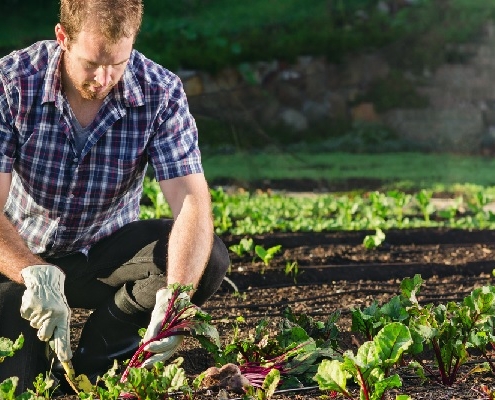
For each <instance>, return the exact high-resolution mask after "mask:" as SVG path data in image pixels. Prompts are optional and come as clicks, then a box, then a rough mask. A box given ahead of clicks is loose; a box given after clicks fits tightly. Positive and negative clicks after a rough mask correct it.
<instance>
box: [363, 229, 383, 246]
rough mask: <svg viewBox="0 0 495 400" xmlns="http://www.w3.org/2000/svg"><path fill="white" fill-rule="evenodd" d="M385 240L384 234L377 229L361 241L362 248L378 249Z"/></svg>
mask: <svg viewBox="0 0 495 400" xmlns="http://www.w3.org/2000/svg"><path fill="white" fill-rule="evenodd" d="M384 240H385V233H383V231H382V230H381V229H380V228H377V229H376V231H375V234H374V235H366V236H365V238H364V240H363V246H364V247H365V248H366V249H368V250H373V249H376V248H377V247H379V246H380V245H381V244H382V243H383V241H384Z"/></svg>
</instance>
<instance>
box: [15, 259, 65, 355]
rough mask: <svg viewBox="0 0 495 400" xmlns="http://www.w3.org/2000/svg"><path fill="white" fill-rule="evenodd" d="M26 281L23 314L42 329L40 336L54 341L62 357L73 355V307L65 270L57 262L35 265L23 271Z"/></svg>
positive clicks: (39, 332)
mask: <svg viewBox="0 0 495 400" xmlns="http://www.w3.org/2000/svg"><path fill="white" fill-rule="evenodd" d="M21 275H22V277H23V278H24V283H25V284H26V290H25V291H24V294H23V296H22V304H21V316H22V318H25V319H27V320H28V321H30V325H31V326H32V327H33V328H35V329H38V338H39V339H40V340H42V341H44V342H47V341H50V345H51V346H52V348H53V350H54V351H55V353H56V354H57V357H58V359H59V360H60V361H62V362H66V361H69V360H70V359H71V358H72V351H71V348H70V328H69V323H70V314H71V311H70V307H69V305H68V304H67V299H66V298H65V294H64V282H65V275H64V273H63V272H62V271H61V270H60V269H59V268H58V267H56V266H54V265H32V266H29V267H26V268H24V269H23V270H22V271H21Z"/></svg>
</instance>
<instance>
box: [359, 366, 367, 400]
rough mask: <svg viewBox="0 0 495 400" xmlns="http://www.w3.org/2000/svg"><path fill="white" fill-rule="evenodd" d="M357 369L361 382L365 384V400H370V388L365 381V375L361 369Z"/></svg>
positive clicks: (363, 387)
mask: <svg viewBox="0 0 495 400" xmlns="http://www.w3.org/2000/svg"><path fill="white" fill-rule="evenodd" d="M356 369H357V372H358V374H359V381H360V382H362V383H363V385H362V386H361V388H362V389H363V394H364V398H365V400H370V393H369V388H368V385H367V383H366V381H365V380H364V376H363V373H362V372H361V369H360V368H359V367H357V366H356Z"/></svg>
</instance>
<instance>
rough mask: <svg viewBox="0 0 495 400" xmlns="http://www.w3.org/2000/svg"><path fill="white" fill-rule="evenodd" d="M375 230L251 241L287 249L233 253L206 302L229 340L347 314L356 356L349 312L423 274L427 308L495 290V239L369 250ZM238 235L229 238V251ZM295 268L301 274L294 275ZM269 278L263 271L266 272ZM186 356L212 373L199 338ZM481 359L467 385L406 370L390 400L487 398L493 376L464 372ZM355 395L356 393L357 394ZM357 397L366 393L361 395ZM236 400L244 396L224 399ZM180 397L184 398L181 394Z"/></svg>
mask: <svg viewBox="0 0 495 400" xmlns="http://www.w3.org/2000/svg"><path fill="white" fill-rule="evenodd" d="M367 234H369V232H342V231H340V232H327V233H287V234H285V233H283V234H282V233H280V234H271V235H266V236H253V241H254V242H255V243H256V244H259V245H261V246H264V247H265V248H269V247H271V246H275V245H281V251H280V252H279V253H277V254H276V255H275V257H274V258H273V259H272V260H271V262H270V263H269V265H268V266H266V265H264V264H263V263H262V262H261V261H259V259H258V261H256V260H255V259H254V257H253V256H251V255H244V256H242V257H240V256H237V255H234V254H232V268H231V271H230V272H229V274H228V275H227V278H228V280H226V281H225V282H224V283H223V284H222V286H221V288H220V289H219V290H218V292H217V293H216V294H215V295H214V296H213V297H212V298H211V299H210V300H209V301H208V302H207V303H206V304H205V305H204V310H205V311H207V312H208V313H210V314H211V316H212V317H213V323H214V324H215V325H216V326H217V328H218V329H219V332H220V334H221V338H222V339H223V340H227V339H228V338H229V337H230V336H231V334H232V327H233V324H234V320H235V318H236V317H237V316H243V317H244V319H245V321H246V322H245V323H242V324H241V325H240V327H241V328H242V330H243V331H244V332H249V331H252V330H253V329H254V327H255V326H256V325H257V323H258V322H259V321H260V320H261V319H262V318H265V317H266V318H269V319H270V321H271V322H272V323H273V324H274V325H273V326H274V329H276V327H275V324H276V322H277V321H278V319H279V318H280V316H281V315H282V312H283V310H284V309H286V308H287V307H291V309H292V310H293V312H294V313H300V314H307V315H310V316H313V317H314V318H315V319H319V318H321V320H323V319H324V318H325V316H327V315H328V314H330V313H332V312H334V311H336V310H340V311H341V312H342V315H341V317H340V319H339V321H338V322H337V325H339V329H340V331H341V334H340V340H341V346H342V348H348V349H352V350H354V351H356V350H357V347H358V346H359V344H360V343H362V342H363V338H362V337H360V336H359V335H358V334H355V333H352V332H350V309H351V308H353V307H361V308H363V307H365V306H367V305H369V304H371V302H372V301H373V300H377V301H378V302H379V303H384V302H386V301H387V300H388V299H390V298H391V297H392V296H394V295H396V294H398V293H399V284H400V281H401V280H402V279H403V278H405V277H412V276H414V275H415V274H421V276H422V277H423V279H424V280H425V283H424V285H423V286H422V289H421V292H420V296H418V299H419V301H420V302H425V303H427V302H429V303H435V304H439V303H446V302H447V301H461V300H462V299H463V298H464V297H465V296H467V295H469V293H470V292H471V291H472V290H473V289H474V288H476V287H480V286H483V285H486V284H493V278H492V274H491V272H492V270H493V269H494V268H495V262H494V261H493V260H494V256H495V232H494V231H470V232H469V231H462V230H442V229H414V230H403V231H401V230H396V231H391V232H386V241H385V243H383V244H382V246H380V247H379V248H378V249H374V250H367V249H366V248H365V247H364V246H363V244H362V242H363V238H364V236H366V235H367ZM240 239H241V238H239V237H225V238H224V240H225V242H226V244H227V245H228V246H230V245H232V244H235V243H238V242H239V240H240ZM295 261H297V265H298V271H297V273H294V270H293V271H292V272H288V271H287V270H286V268H287V263H293V262H295ZM262 271H263V273H261V272H262ZM86 316H87V312H83V311H81V310H75V312H74V316H73V320H74V321H73V322H74V323H75V324H74V325H75V326H76V329H74V331H73V334H74V337H75V341H77V335H78V331H79V329H78V328H77V327H78V326H80V323H81V322H83V321H84V320H85V318H86ZM179 355H181V356H183V357H184V368H185V370H186V372H187V373H188V374H190V376H191V377H193V376H195V375H196V374H198V373H200V372H202V371H204V370H206V369H207V368H208V367H210V366H212V365H213V364H212V362H213V361H212V359H211V357H210V356H209V355H208V354H207V353H206V351H205V350H203V349H202V348H201V347H200V346H199V344H198V343H197V342H196V341H195V340H193V339H189V338H188V339H187V340H186V341H185V344H184V346H183V348H182V349H181V351H180V352H179ZM479 361H480V360H479V359H473V360H470V362H473V363H474V364H468V365H467V366H465V368H463V369H462V373H461V378H462V379H459V381H458V382H457V383H456V384H455V385H453V386H451V387H444V386H440V385H438V384H434V383H428V382H426V383H425V384H422V383H421V382H420V380H419V379H418V378H417V377H415V376H414V375H413V374H412V373H411V371H399V374H400V376H401V378H402V381H403V387H402V388H400V389H397V390H391V391H389V392H387V394H386V399H395V395H396V394H397V393H404V394H409V395H410V396H411V397H412V398H413V399H436V400H444V399H445V400H447V399H448V400H453V399H456V400H457V399H470V400H472V399H478V398H480V399H483V398H487V397H483V396H482V395H481V394H480V393H479V392H477V391H479V390H481V385H482V384H483V383H485V384H487V385H488V386H489V387H491V388H493V387H494V385H495V382H493V376H492V375H491V374H490V373H484V374H480V373H477V374H469V375H467V376H466V377H464V378H463V374H464V373H466V372H467V371H468V370H469V369H470V368H472V367H473V366H474V365H476V364H477V363H478V362H479ZM351 389H352V388H351ZM353 393H354V394H356V396H357V397H356V398H358V397H359V395H358V394H357V393H358V388H357V387H355V388H354V389H353ZM322 394H324V393H322V392H321V391H319V390H317V389H316V382H315V384H314V387H313V388H308V389H305V388H304V389H300V390H297V391H289V392H280V393H277V394H276V395H275V396H274V398H275V399H289V398H290V399H308V400H311V399H318V398H319V396H321V395H322ZM226 395H227V397H224V398H228V399H234V398H238V399H241V398H242V396H241V395H239V394H234V393H227V394H226ZM177 398H180V396H178V397H177ZM212 398H218V391H211V392H207V393H198V394H197V396H196V397H195V399H212Z"/></svg>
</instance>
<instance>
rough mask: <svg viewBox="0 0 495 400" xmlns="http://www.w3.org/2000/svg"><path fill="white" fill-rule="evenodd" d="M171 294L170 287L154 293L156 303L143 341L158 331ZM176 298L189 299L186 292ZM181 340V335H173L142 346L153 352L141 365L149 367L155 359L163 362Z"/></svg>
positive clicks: (173, 351) (182, 338)
mask: <svg viewBox="0 0 495 400" xmlns="http://www.w3.org/2000/svg"><path fill="white" fill-rule="evenodd" d="M172 294H173V290H172V289H160V290H159V291H158V292H157V293H156V304H155V307H154V309H153V312H152V313H151V320H150V323H149V325H148V328H147V329H146V333H145V335H144V338H143V342H144V343H146V342H147V341H149V340H151V339H153V338H154V337H155V336H156V335H157V334H158V333H159V332H160V330H161V327H162V323H163V318H164V316H165V313H166V311H167V309H168V307H169V306H171V305H170V299H171V298H172ZM178 299H187V300H189V296H188V295H187V294H186V293H181V294H179V297H178ZM183 340H184V336H183V335H174V336H169V337H167V338H164V339H160V340H157V341H154V342H151V343H150V344H148V345H147V346H146V347H145V348H144V350H146V351H149V352H151V353H155V354H153V355H152V356H151V357H150V358H148V359H147V360H146V361H144V362H143V364H142V365H141V367H144V368H151V367H153V364H154V363H156V362H157V361H162V362H163V361H166V360H168V359H169V358H170V357H172V355H173V354H174V353H175V351H176V350H177V348H178V347H179V346H180V345H181V343H182V341H183Z"/></svg>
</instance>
